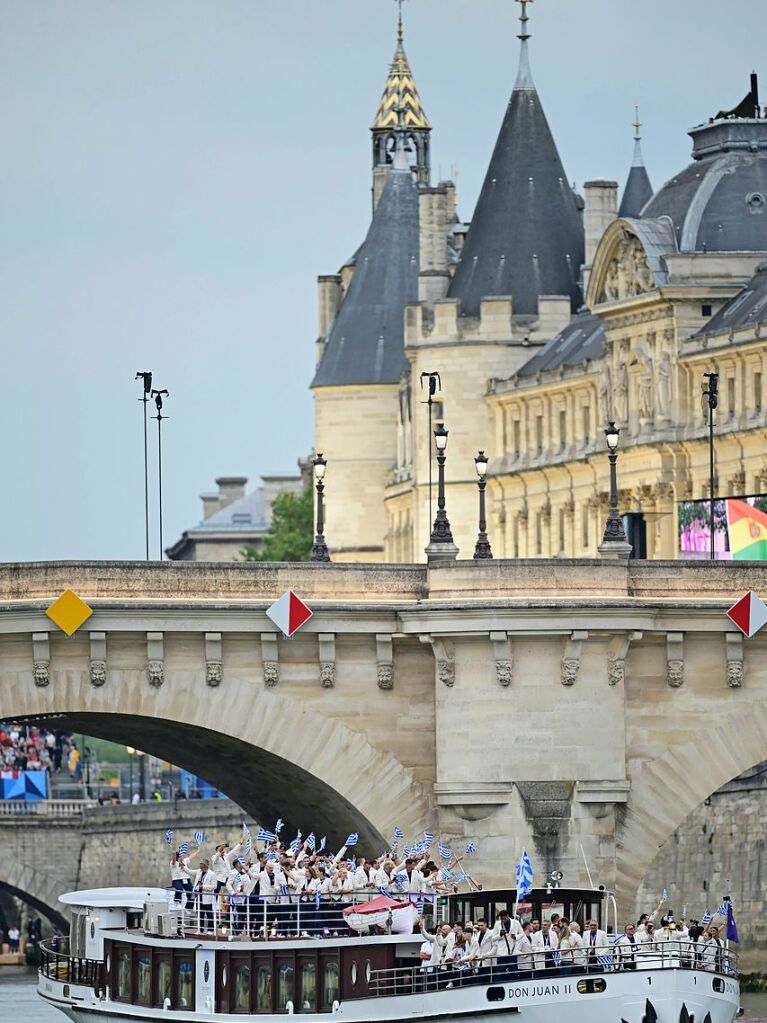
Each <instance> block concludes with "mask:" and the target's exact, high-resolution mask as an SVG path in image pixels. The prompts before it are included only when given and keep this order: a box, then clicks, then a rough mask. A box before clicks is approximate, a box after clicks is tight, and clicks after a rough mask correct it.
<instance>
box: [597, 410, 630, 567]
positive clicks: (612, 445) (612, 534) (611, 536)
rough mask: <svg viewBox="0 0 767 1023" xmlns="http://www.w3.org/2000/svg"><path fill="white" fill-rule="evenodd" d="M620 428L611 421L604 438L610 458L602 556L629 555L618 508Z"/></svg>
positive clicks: (601, 545)
mask: <svg viewBox="0 0 767 1023" xmlns="http://www.w3.org/2000/svg"><path fill="white" fill-rule="evenodd" d="M620 435H621V431H620V428H619V427H617V426H616V425H615V423H613V422H612V421H611V422H609V423H608V424H607V429H606V430H605V440H606V442H607V457H608V458H609V459H610V512H609V514H608V516H607V525H606V526H605V533H604V536H603V537H602V543H601V544H600V546H599V553H600V554H601V555H602V557H603V558H604V557H608V558H628V557H630V556H631V544H630V543H629V542H628V537H627V536H626V530H625V529H624V528H623V519H622V518H621V513H620V511H619V510H618V469H617V465H618V442H619V441H620Z"/></svg>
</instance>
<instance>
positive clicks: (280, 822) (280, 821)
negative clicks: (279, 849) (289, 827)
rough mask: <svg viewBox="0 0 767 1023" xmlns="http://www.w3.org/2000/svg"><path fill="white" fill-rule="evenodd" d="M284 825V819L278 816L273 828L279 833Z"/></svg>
mask: <svg viewBox="0 0 767 1023" xmlns="http://www.w3.org/2000/svg"><path fill="white" fill-rule="evenodd" d="M284 827H285V821H284V820H283V819H282V817H280V819H279V820H278V821H277V823H276V824H275V825H274V830H275V831H276V832H277V834H278V835H279V833H280V832H281V831H282V829H283V828H284Z"/></svg>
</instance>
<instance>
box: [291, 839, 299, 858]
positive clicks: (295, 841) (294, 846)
mask: <svg viewBox="0 0 767 1023" xmlns="http://www.w3.org/2000/svg"><path fill="white" fill-rule="evenodd" d="M300 848H301V840H300V839H299V838H298V836H296V837H295V838H294V839H293V841H292V842H291V843H290V851H291V852H292V853H293V854H295V853H297V852H298V850H299V849H300Z"/></svg>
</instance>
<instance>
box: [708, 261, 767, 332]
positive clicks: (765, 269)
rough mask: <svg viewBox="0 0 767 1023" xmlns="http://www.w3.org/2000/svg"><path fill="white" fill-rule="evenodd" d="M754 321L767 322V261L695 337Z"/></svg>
mask: <svg viewBox="0 0 767 1023" xmlns="http://www.w3.org/2000/svg"><path fill="white" fill-rule="evenodd" d="M754 323H767V263H760V264H759V266H758V267H757V270H756V273H755V274H754V276H753V277H752V278H751V280H750V281H749V282H748V284H747V285H746V286H745V287H744V288H743V290H742V291H740V292H738V294H737V295H735V296H734V297H733V298H731V299H730V301H729V302H727V303H726V304H725V305H723V306H722V308H721V309H720V310H719V312H718V313H717V314H716V315H715V316H712V318H711V319H710V320H709V321H708V323H706V324H705V326H703V327H701V329H700V330H699V331H698V332H697V334H695V335H694V337H701V336H703V335H705V334H722V333H724V332H725V331H728V330H731V329H733V330H737V329H738V328H739V327H748V326H750V325H751V324H754Z"/></svg>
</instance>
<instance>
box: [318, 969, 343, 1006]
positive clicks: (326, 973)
mask: <svg viewBox="0 0 767 1023" xmlns="http://www.w3.org/2000/svg"><path fill="white" fill-rule="evenodd" d="M339 992H340V981H339V972H338V963H325V968H324V970H323V971H322V1005H323V1008H326V1009H329V1008H331V1007H332V1005H333V1002H337V1001H338V996H339Z"/></svg>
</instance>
